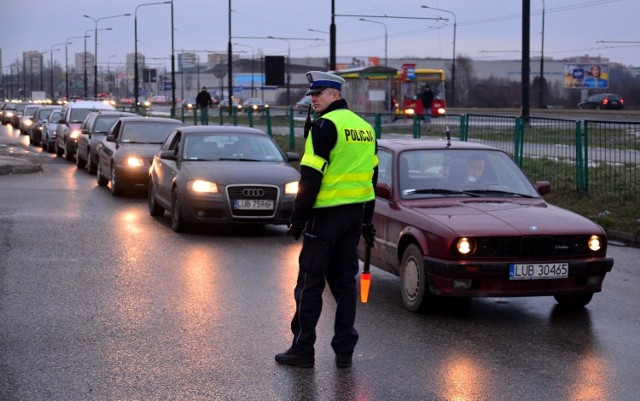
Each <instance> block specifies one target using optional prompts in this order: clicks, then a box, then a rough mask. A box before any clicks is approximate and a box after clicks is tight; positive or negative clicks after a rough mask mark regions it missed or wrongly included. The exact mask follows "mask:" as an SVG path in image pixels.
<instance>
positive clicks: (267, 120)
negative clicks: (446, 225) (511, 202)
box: [183, 107, 640, 202]
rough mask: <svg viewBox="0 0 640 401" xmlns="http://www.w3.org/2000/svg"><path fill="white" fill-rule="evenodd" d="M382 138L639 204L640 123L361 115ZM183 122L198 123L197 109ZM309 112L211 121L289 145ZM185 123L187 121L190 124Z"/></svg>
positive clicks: (220, 114) (212, 116)
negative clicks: (459, 145)
mask: <svg viewBox="0 0 640 401" xmlns="http://www.w3.org/2000/svg"><path fill="white" fill-rule="evenodd" d="M361 116H362V117H363V118H365V119H366V120H367V121H369V122H370V123H371V124H372V125H373V127H374V129H375V131H376V135H377V137H378V138H385V139H388V138H423V139H426V138H428V139H441V140H444V139H445V138H446V133H447V132H449V134H450V135H451V137H452V138H453V139H456V140H461V141H471V142H478V143H483V144H486V145H490V146H494V147H496V148H499V149H502V150H504V151H505V152H507V153H508V154H510V155H511V156H512V157H513V159H514V160H515V161H516V163H518V165H520V167H521V168H522V169H523V171H524V172H525V174H527V176H528V177H529V178H530V179H531V180H532V181H542V180H547V181H550V182H551V184H552V187H553V188H554V190H556V191H557V190H559V191H581V192H588V193H589V194H590V195H591V196H594V197H597V198H600V199H605V200H606V199H619V200H629V201H633V202H635V200H636V199H637V198H638V195H640V172H639V170H640V122H631V123H629V122H619V121H592V120H585V121H576V120H570V119H558V118H544V117H530V118H529V119H528V121H523V119H522V118H521V117H513V116H497V115H483V114H449V115H447V116H444V117H440V118H434V119H432V120H431V123H425V122H424V121H422V120H421V119H420V118H418V117H416V116H414V117H408V118H405V117H400V118H398V117H397V116H395V115H392V114H361ZM192 118H193V120H191V116H185V115H184V114H183V121H185V120H190V122H191V123H193V121H196V122H197V123H199V120H198V116H197V111H194V112H193V116H192ZM305 118H306V113H305V114H296V113H294V110H293V108H291V107H289V108H274V109H273V110H272V111H269V110H267V111H266V112H264V113H260V114H258V115H255V114H253V113H251V112H249V113H245V112H238V111H237V110H235V109H234V110H232V112H231V113H229V111H228V110H223V109H220V110H218V111H217V112H213V111H212V112H211V113H209V120H210V123H211V124H219V125H248V126H251V127H256V128H260V129H262V130H264V131H265V132H267V133H268V134H269V135H288V136H289V149H290V150H293V149H296V146H297V145H300V144H301V141H303V132H302V131H303V126H304V120H305ZM185 122H186V123H187V124H188V123H189V121H185Z"/></svg>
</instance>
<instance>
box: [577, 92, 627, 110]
mask: <svg viewBox="0 0 640 401" xmlns="http://www.w3.org/2000/svg"><path fill="white" fill-rule="evenodd" d="M623 107H624V99H623V98H622V96H620V95H616V94H613V93H599V94H597V95H592V96H589V97H588V98H587V99H586V100H585V101H584V102H580V103H578V108H579V109H596V110H601V109H609V110H620V109H622V108H623Z"/></svg>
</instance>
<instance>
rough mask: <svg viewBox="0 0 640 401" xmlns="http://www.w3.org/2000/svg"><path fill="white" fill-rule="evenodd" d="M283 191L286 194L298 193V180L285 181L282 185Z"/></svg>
mask: <svg viewBox="0 0 640 401" xmlns="http://www.w3.org/2000/svg"><path fill="white" fill-rule="evenodd" d="M284 193H285V194H286V195H295V194H297V193H298V181H294V182H290V183H287V185H285V186H284Z"/></svg>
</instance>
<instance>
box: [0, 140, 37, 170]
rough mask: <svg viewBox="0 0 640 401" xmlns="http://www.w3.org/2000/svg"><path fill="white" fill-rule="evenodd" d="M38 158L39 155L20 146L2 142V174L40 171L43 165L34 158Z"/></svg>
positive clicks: (0, 159)
mask: <svg viewBox="0 0 640 401" xmlns="http://www.w3.org/2000/svg"><path fill="white" fill-rule="evenodd" d="M36 158H37V155H33V154H31V152H29V151H28V150H26V149H24V148H22V147H20V146H13V145H7V144H0V175H4V174H29V173H38V172H40V171H42V166H41V165H40V163H38V162H37V161H35V160H32V159H36Z"/></svg>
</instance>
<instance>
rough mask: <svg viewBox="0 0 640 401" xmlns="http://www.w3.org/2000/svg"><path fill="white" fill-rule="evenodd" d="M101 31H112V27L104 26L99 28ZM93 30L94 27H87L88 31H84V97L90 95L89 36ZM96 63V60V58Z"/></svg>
mask: <svg viewBox="0 0 640 401" xmlns="http://www.w3.org/2000/svg"><path fill="white" fill-rule="evenodd" d="M98 30H99V31H110V30H111V28H103V29H98ZM91 31H93V29H87V31H86V32H85V33H84V58H83V59H84V63H83V64H84V97H85V98H86V97H88V96H89V82H88V79H87V38H88V37H90V36H89V32H91ZM94 63H95V60H94Z"/></svg>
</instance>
